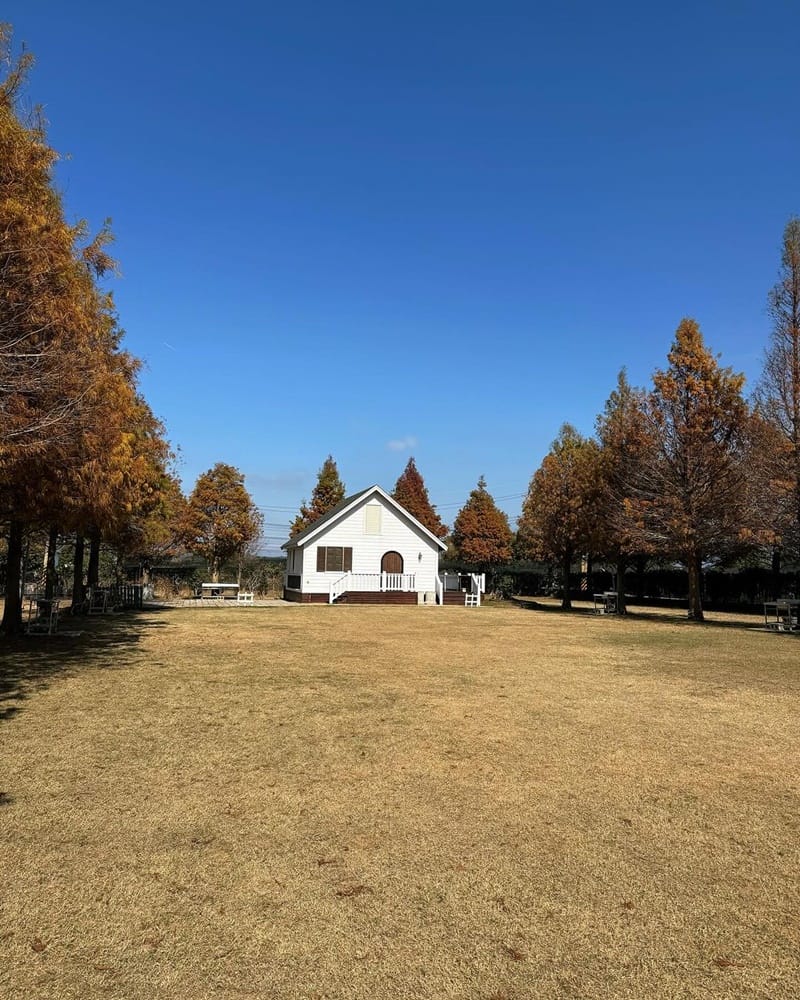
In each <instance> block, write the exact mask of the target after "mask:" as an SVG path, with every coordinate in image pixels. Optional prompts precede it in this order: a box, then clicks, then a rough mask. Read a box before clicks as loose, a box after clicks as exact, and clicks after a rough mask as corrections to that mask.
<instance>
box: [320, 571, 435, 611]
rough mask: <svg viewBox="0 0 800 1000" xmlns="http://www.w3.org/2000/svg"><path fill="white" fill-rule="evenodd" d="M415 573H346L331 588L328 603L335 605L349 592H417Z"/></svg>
mask: <svg viewBox="0 0 800 1000" xmlns="http://www.w3.org/2000/svg"><path fill="white" fill-rule="evenodd" d="M416 589H417V576H416V574H415V573H345V574H344V576H340V577H339V579H338V580H334V581H333V583H332V584H331V586H330V596H329V598H328V601H329V603H330V604H333V602H334V601H336V600H338V599H339V598H340V597H341V596H342V594H346V593H347V592H348V591H349V590H355V591H368V592H370V593H379V592H380V591H384V590H402V591H405V592H408V591H416Z"/></svg>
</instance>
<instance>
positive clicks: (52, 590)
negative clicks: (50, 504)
mask: <svg viewBox="0 0 800 1000" xmlns="http://www.w3.org/2000/svg"><path fill="white" fill-rule="evenodd" d="M57 549H58V528H57V527H56V526H55V525H51V526H50V532H49V534H48V536H47V553H46V555H45V560H44V599H45V600H46V601H52V600H53V598H54V597H55V596H56V584H57V583H58V571H57V570H56V550H57Z"/></svg>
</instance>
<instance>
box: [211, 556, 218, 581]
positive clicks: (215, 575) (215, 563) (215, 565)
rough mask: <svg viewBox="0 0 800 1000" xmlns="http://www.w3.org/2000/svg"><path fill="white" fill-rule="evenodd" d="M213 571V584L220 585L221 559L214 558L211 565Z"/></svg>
mask: <svg viewBox="0 0 800 1000" xmlns="http://www.w3.org/2000/svg"><path fill="white" fill-rule="evenodd" d="M209 569H210V570H211V583H219V559H218V558H217V557H216V556H214V557H213V559H212V560H211V563H210V565H209Z"/></svg>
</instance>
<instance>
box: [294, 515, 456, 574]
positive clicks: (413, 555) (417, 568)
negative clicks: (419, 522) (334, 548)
mask: <svg viewBox="0 0 800 1000" xmlns="http://www.w3.org/2000/svg"><path fill="white" fill-rule="evenodd" d="M372 504H379V505H380V506H381V507H382V510H381V513H380V515H379V516H378V517H376V516H375V515H374V514H368V513H367V511H366V509H365V508H366V507H367V506H369V505H372ZM368 518H369V520H368ZM376 523H377V524H379V528H380V530H379V533H377V534H367V526H368V525H369V528H370V529H371V530H372V531H374V530H375V525H376ZM320 545H325V546H328V545H341V546H344V547H348V548H352V550H353V567H352V572H353V573H354V574H358V573H379V572H380V569H381V559H382V558H383V555H384V553H386V552H399V553H400V555H401V556H402V557H403V573H404V574H409V573H410V574H414V577H415V580H416V584H415V589H416V591H417V592H418V593H424V592H426V591H434V590H435V589H436V577H437V573H438V569H439V550H438V548H437V547H436V546H435V545H434V543H433V542H432V541H431V540H430V538H428V537H427V536H426V535H424V534H423V533H422V532H421V531H419V529H417V528H416V527H414V526H413V525H412V524H411V523H410V522H409V521H407V520H405V518H404V517H402V515H400V514H399V513H398V512H397V511H396V510H395V509H394V508H393V507H389V506H388V505H387V504H386V503H384V501H383V500H382V499H381V498H380V497H376V496H374V495H373V496H372V497H370V498H368V499H367V500H365V502H364V503H361V504H359V505H358V506H356V507H355V508H354V509H353V510H352V511H350V513H349V514H347V515H346V516H345V517H343V518H342V519H341V520H339V521H336V522H335V523H334V524H332V525H331V526H330V527H328V528H325V529H324V530H323V531H321V532H320V534H319V535H316V536H315V537H314V538H313V540H312V541H310V542H309V543H308V544H307V545H304V546H303V547H302V548H301V549H300V550H299V551H300V552H301V553H302V560H303V563H302V571H300V570H298V572H299V573H300V575H301V577H302V581H301V582H302V590H303V591H304V592H305V593H325V594H327V593H328V589H329V587H330V585H331V583H332V582H334V581H335V580H337V579H339V578H340V577H341V576H342V570H335V571H333V572H329V573H318V572H317V548H318V547H319V546H320Z"/></svg>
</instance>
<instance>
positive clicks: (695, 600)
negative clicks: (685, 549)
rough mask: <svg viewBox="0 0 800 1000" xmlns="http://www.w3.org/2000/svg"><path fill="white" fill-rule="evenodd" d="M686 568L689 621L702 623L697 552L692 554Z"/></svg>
mask: <svg viewBox="0 0 800 1000" xmlns="http://www.w3.org/2000/svg"><path fill="white" fill-rule="evenodd" d="M686 568H687V569H688V571H689V615H688V617H689V619H690V620H691V621H695V622H701V621H703V620H704V619H703V599H702V596H701V592H700V584H701V578H700V572H701V559H700V555H699V554H698V553H697V552H693V553H692V554H691V555H690V556H689V559H688V561H687V564H686Z"/></svg>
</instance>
